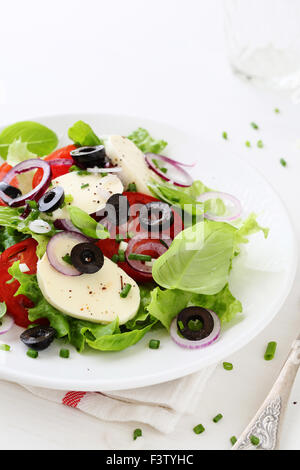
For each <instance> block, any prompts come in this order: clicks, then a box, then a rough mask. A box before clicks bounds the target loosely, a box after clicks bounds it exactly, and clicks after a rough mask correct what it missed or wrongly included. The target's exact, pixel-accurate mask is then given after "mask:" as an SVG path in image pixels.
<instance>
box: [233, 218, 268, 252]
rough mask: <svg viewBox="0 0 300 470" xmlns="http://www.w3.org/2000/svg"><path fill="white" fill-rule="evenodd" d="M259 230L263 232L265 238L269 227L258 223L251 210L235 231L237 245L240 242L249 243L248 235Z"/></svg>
mask: <svg viewBox="0 0 300 470" xmlns="http://www.w3.org/2000/svg"><path fill="white" fill-rule="evenodd" d="M260 231H262V232H263V234H264V237H265V238H267V237H268V234H269V229H268V228H265V227H262V226H261V225H259V223H258V222H257V215H256V214H255V213H253V212H252V213H251V214H250V215H249V217H248V218H247V219H246V220H245V221H244V222H243V223H242V225H241V226H240V228H239V229H238V230H237V232H236V243H237V245H238V244H240V243H249V240H248V237H249V236H250V235H253V234H254V233H257V232H260Z"/></svg>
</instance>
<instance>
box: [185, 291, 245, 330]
mask: <svg viewBox="0 0 300 470" xmlns="http://www.w3.org/2000/svg"><path fill="white" fill-rule="evenodd" d="M190 305H197V306H198V307H203V308H207V309H209V310H212V311H213V312H215V313H216V314H217V315H218V317H219V318H220V320H221V321H222V322H224V323H225V322H230V321H231V320H233V318H234V317H235V316H236V315H237V314H238V313H240V312H242V310H243V308H242V304H241V302H240V301H239V300H237V299H236V298H235V297H234V296H233V295H232V293H231V292H230V290H229V286H228V284H226V285H225V286H224V287H223V289H222V290H221V291H220V292H218V293H217V294H215V295H203V294H193V295H192V297H191V300H190Z"/></svg>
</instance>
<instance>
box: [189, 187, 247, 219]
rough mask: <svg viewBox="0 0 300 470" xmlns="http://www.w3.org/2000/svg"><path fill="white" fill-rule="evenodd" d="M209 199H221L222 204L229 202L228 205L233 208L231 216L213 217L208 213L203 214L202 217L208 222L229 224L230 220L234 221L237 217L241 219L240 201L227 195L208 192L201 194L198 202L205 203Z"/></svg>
mask: <svg viewBox="0 0 300 470" xmlns="http://www.w3.org/2000/svg"><path fill="white" fill-rule="evenodd" d="M210 199H222V201H223V202H226V201H228V202H230V204H231V205H232V206H233V213H232V214H231V215H227V216H226V215H214V214H210V213H209V212H205V213H204V217H205V218H206V219H208V220H213V221H215V222H230V221H232V220H236V219H238V218H239V217H241V214H242V210H243V209H242V205H241V203H240V201H239V200H238V199H237V198H236V197H234V196H232V195H231V194H228V193H222V192H218V191H210V192H206V193H203V194H201V196H199V198H198V201H199V202H206V201H209V200H210Z"/></svg>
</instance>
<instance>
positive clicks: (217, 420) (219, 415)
mask: <svg viewBox="0 0 300 470" xmlns="http://www.w3.org/2000/svg"><path fill="white" fill-rule="evenodd" d="M222 418H223V415H222V414H221V413H219V414H218V415H217V416H215V417H214V418H213V422H214V423H218V422H219V421H220V420H221V419H222Z"/></svg>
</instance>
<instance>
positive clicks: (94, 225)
mask: <svg viewBox="0 0 300 470" xmlns="http://www.w3.org/2000/svg"><path fill="white" fill-rule="evenodd" d="M68 211H69V214H70V217H71V222H72V224H73V225H75V227H77V228H78V229H79V230H80V231H81V232H82V233H83V234H84V235H86V236H87V237H91V238H97V239H101V240H103V239H105V238H109V231H108V230H107V228H105V227H104V226H103V225H101V224H99V223H98V222H96V220H94V219H93V218H92V217H91V216H90V215H89V214H87V213H86V212H84V211H83V210H81V209H79V207H75V206H69V207H68Z"/></svg>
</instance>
